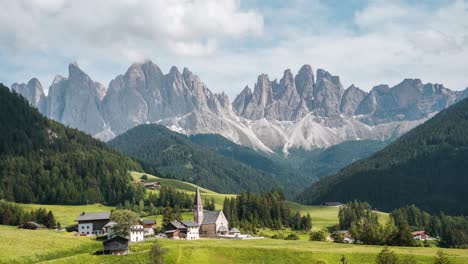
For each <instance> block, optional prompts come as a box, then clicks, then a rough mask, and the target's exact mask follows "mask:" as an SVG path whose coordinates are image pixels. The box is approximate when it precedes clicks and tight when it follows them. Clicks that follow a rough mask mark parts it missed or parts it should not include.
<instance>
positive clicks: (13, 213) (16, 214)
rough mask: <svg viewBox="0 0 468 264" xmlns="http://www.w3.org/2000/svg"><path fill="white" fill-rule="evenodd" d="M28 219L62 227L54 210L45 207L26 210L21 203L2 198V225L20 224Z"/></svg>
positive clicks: (0, 206) (0, 221) (45, 224)
mask: <svg viewBox="0 0 468 264" xmlns="http://www.w3.org/2000/svg"><path fill="white" fill-rule="evenodd" d="M28 221H33V222H36V223H38V224H41V225H44V226H45V227H47V228H55V227H60V223H59V222H56V221H55V217H54V214H53V213H52V211H47V210H46V209H44V208H38V209H35V210H34V209H33V210H30V211H26V210H24V209H23V208H22V207H20V206H19V205H16V204H14V203H11V202H7V201H4V200H0V225H10V226H18V225H21V224H24V223H26V222H28Z"/></svg>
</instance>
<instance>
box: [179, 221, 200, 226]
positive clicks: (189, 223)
mask: <svg viewBox="0 0 468 264" xmlns="http://www.w3.org/2000/svg"><path fill="white" fill-rule="evenodd" d="M181 223H182V224H183V225H184V226H186V227H198V226H199V225H198V224H197V223H195V222H194V221H182V222H181Z"/></svg>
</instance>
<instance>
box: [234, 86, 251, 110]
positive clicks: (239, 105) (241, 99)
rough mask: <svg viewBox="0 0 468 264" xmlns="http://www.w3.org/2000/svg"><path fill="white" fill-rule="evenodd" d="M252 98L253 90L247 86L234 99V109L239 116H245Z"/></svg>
mask: <svg viewBox="0 0 468 264" xmlns="http://www.w3.org/2000/svg"><path fill="white" fill-rule="evenodd" d="M252 96H253V94H252V89H250V87H249V86H248V85H247V86H245V88H244V89H243V90H242V92H241V93H240V94H239V95H238V96H237V97H236V98H235V99H234V101H233V102H232V108H233V110H234V112H235V113H236V114H237V115H239V116H243V115H244V111H245V107H246V106H247V104H248V103H249V102H251V101H252Z"/></svg>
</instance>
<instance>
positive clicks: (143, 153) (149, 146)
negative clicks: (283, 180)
mask: <svg viewBox="0 0 468 264" xmlns="http://www.w3.org/2000/svg"><path fill="white" fill-rule="evenodd" d="M108 144H109V146H111V147H112V148H115V149H117V150H119V151H121V152H122V153H125V154H127V155H129V156H130V157H133V158H135V159H138V160H139V161H141V163H142V165H143V166H144V168H145V171H147V172H149V173H153V174H155V175H158V176H162V177H166V178H175V179H178V180H183V181H187V182H191V183H195V184H197V185H200V186H202V187H205V188H208V189H211V190H214V191H217V192H222V193H240V192H242V191H269V190H271V188H272V187H273V186H275V185H276V183H275V180H274V179H273V178H272V177H271V176H270V175H268V174H267V173H265V172H262V171H259V170H256V169H254V168H252V167H250V166H247V165H245V164H243V163H241V162H239V161H237V160H235V159H232V158H228V157H225V156H222V155H220V154H218V153H216V152H214V151H211V150H209V149H206V148H203V147H201V146H199V145H196V144H194V143H192V142H191V141H190V140H189V139H188V137H187V136H185V135H182V134H179V133H176V132H173V131H171V130H169V129H167V128H166V127H164V126H160V125H156V124H148V125H140V126H137V127H135V128H132V129H130V130H129V131H127V132H125V133H124V134H122V135H120V136H118V137H116V138H114V139H113V140H111V141H110V142H109V143H108Z"/></svg>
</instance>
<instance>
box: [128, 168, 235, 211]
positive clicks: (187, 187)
mask: <svg viewBox="0 0 468 264" xmlns="http://www.w3.org/2000/svg"><path fill="white" fill-rule="evenodd" d="M130 174H131V175H132V177H133V179H134V180H135V181H140V180H141V176H143V175H146V176H147V177H148V180H146V181H147V182H154V181H158V182H160V183H161V185H163V186H171V187H173V188H175V189H176V190H178V191H181V192H186V193H188V194H195V190H196V188H197V186H196V185H195V184H192V183H188V182H184V181H179V180H174V179H165V178H159V177H156V176H154V175H151V174H148V173H141V172H135V171H132V172H130ZM149 192H154V193H156V194H157V193H158V191H153V190H149ZM200 193H201V194H202V196H203V199H205V198H206V199H210V200H211V199H212V198H214V201H215V207H216V210H222V209H223V202H224V198H226V197H235V196H236V195H235V194H222V193H217V192H214V191H211V190H208V189H205V188H202V187H200Z"/></svg>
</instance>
